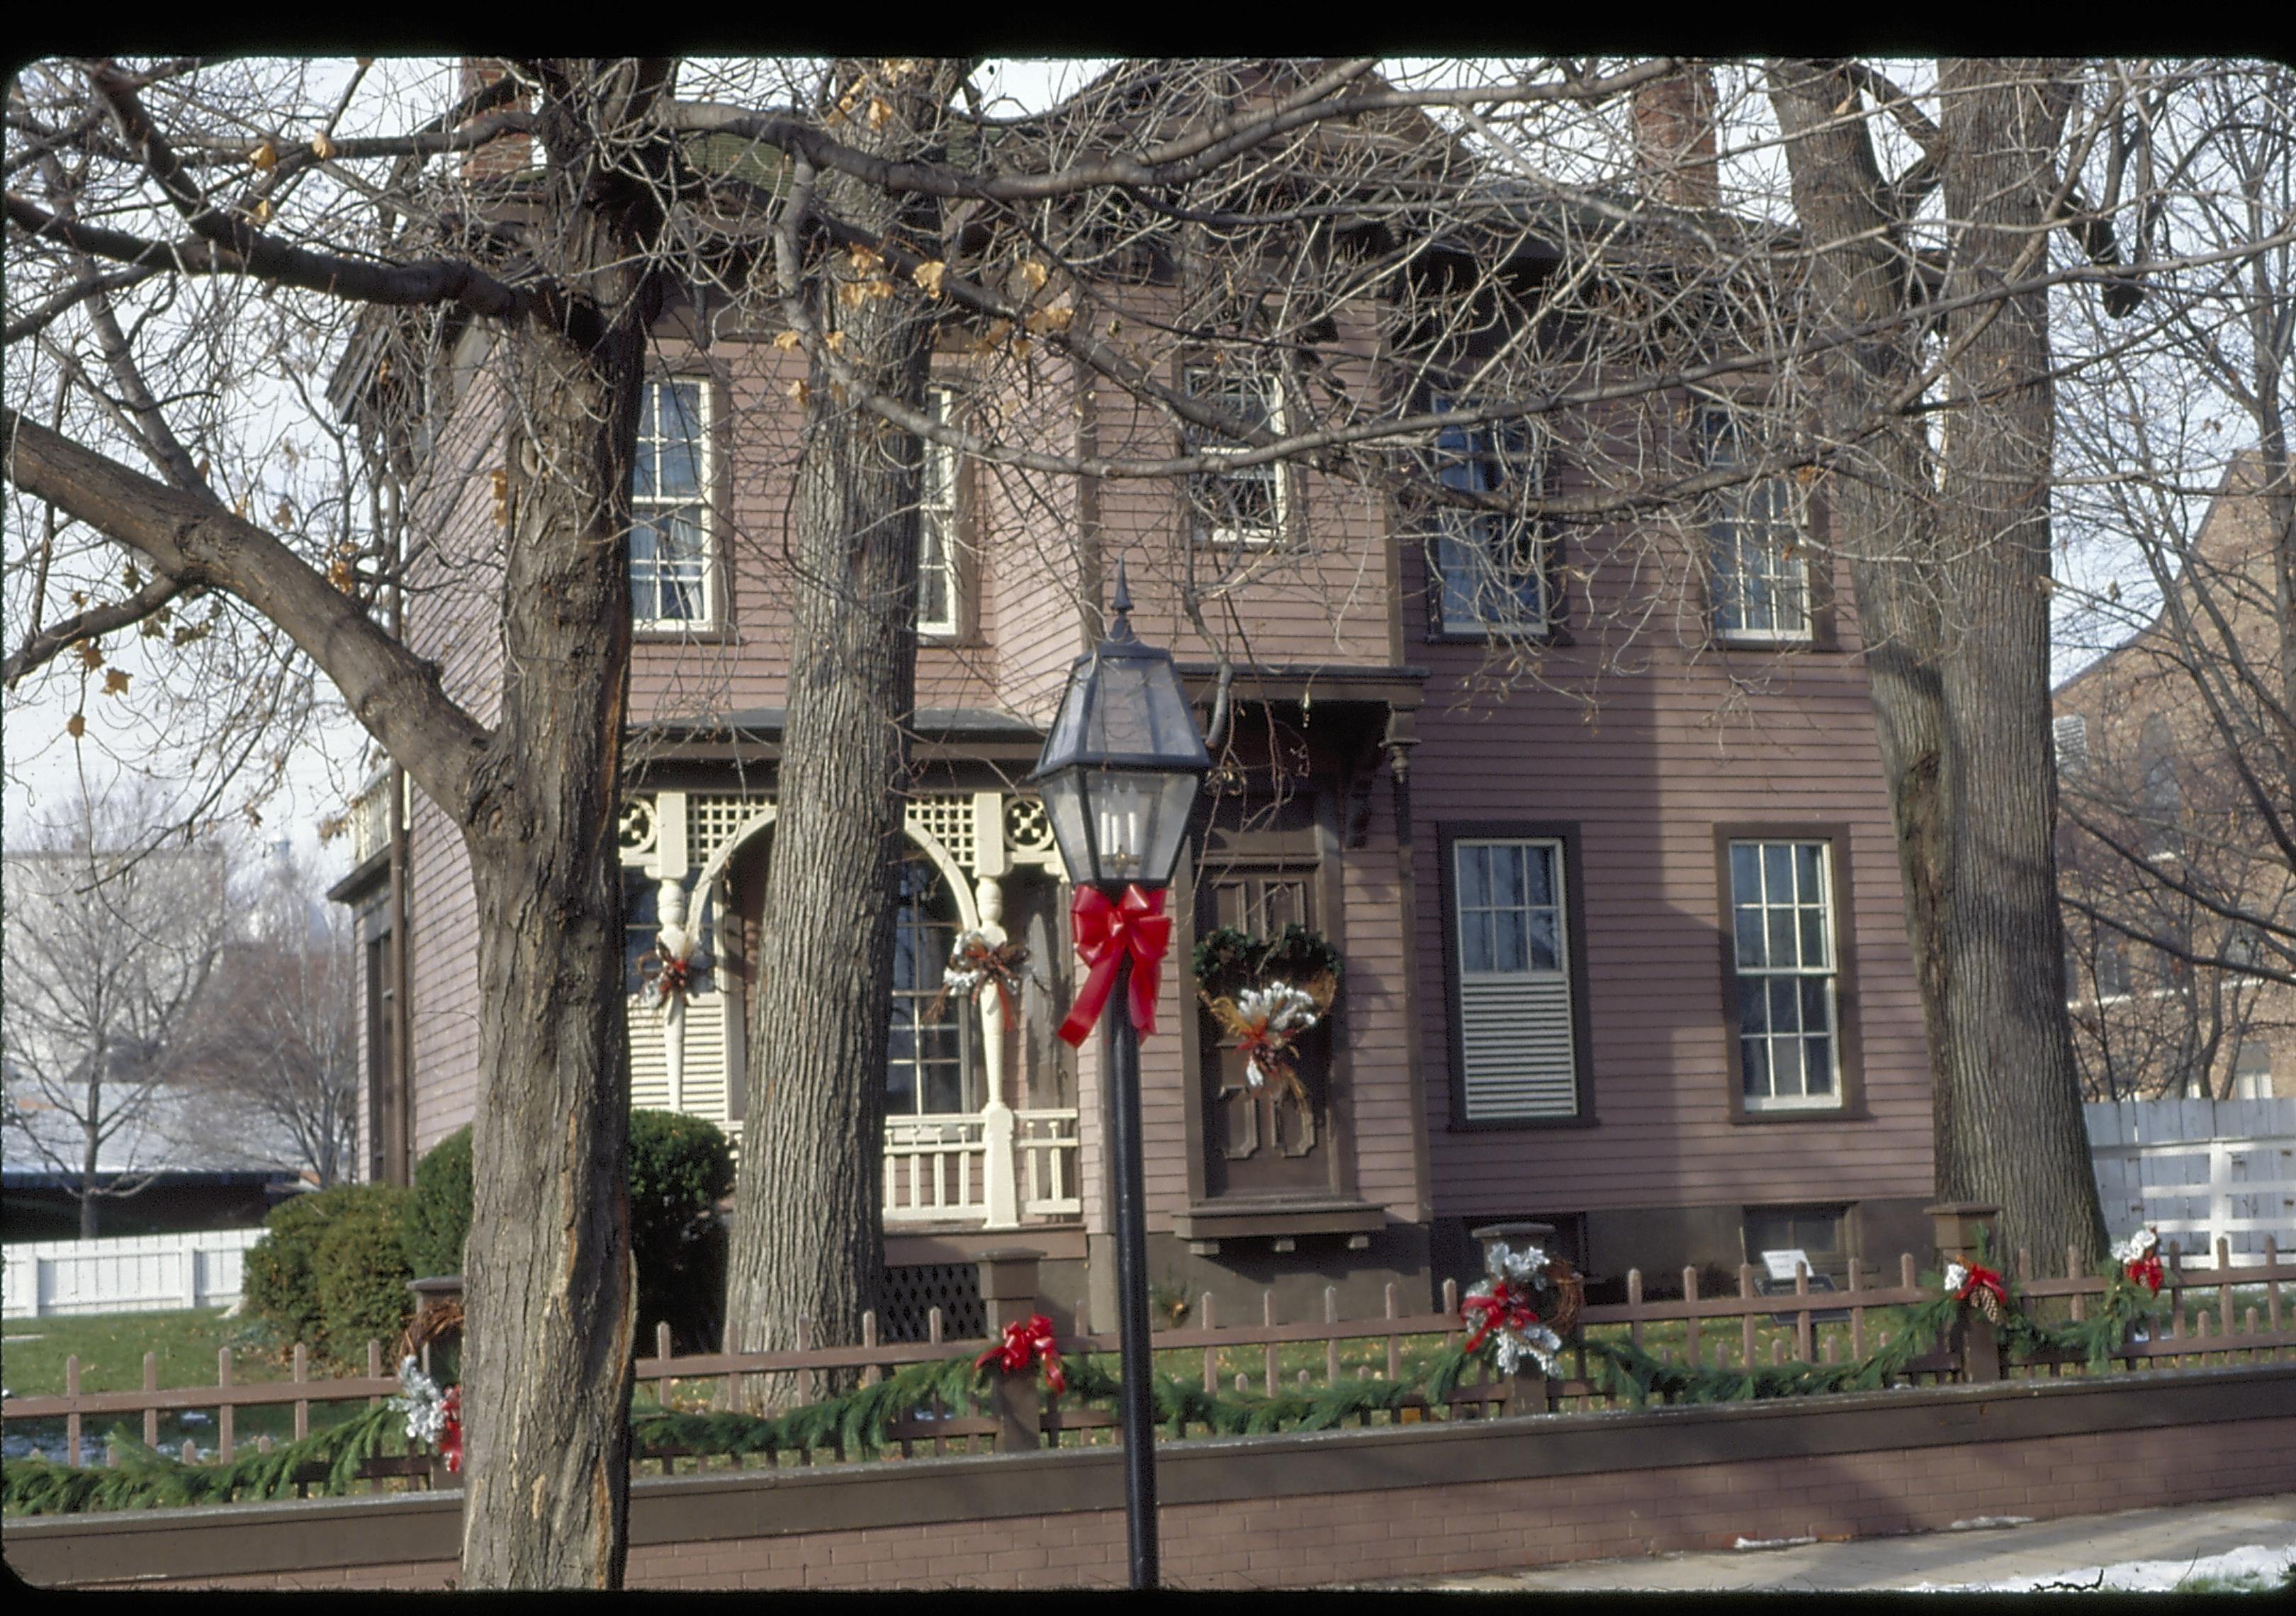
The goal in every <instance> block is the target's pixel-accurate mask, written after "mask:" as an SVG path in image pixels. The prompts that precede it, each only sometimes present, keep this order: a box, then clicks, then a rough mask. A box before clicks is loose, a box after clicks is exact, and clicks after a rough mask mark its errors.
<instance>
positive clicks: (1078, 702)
mask: <svg viewBox="0 0 2296 1616" xmlns="http://www.w3.org/2000/svg"><path fill="white" fill-rule="evenodd" d="M1112 604H1113V606H1114V608H1115V611H1116V620H1115V622H1113V623H1112V624H1111V625H1110V626H1109V630H1108V637H1107V638H1106V639H1104V640H1103V641H1102V642H1101V643H1100V646H1099V648H1098V649H1097V650H1095V651H1092V652H1087V654H1086V655H1084V656H1080V657H1078V659H1077V660H1076V662H1075V664H1074V665H1073V666H1072V667H1070V669H1069V685H1068V690H1067V692H1066V693H1064V694H1063V695H1062V698H1061V710H1060V713H1059V715H1058V716H1057V717H1056V718H1054V720H1053V728H1052V733H1051V734H1048V735H1047V736H1046V737H1045V750H1044V754H1043V756H1041V757H1040V758H1039V759H1037V772H1036V774H1035V775H1032V776H1030V778H1031V780H1032V781H1033V782H1034V783H1036V784H1037V785H1038V786H1039V787H1040V788H1041V789H1042V791H1043V792H1044V794H1045V807H1046V810H1047V812H1048V813H1049V814H1050V816H1051V818H1052V822H1053V834H1054V838H1055V839H1056V840H1057V841H1059V843H1060V849H1061V862H1062V864H1063V865H1067V867H1068V877H1069V882H1070V885H1071V886H1073V887H1075V888H1076V889H1077V890H1078V908H1077V916H1078V948H1079V951H1087V950H1088V949H1089V950H1092V951H1095V952H1096V953H1097V955H1098V957H1097V958H1095V952H1087V962H1088V963H1090V964H1093V966H1094V970H1093V975H1092V978H1091V979H1090V981H1089V982H1088V984H1087V991H1089V989H1090V988H1091V987H1092V986H1093V985H1095V984H1097V985H1103V986H1104V987H1105V988H1107V989H1108V991H1107V997H1106V999H1105V1000H1104V1001H1103V1003H1105V1004H1106V1005H1107V1006H1108V1008H1107V1010H1106V1013H1105V1014H1104V1016H1103V1024H1104V1028H1105V1031H1106V1043H1105V1047H1106V1049H1107V1051H1108V1059H1107V1062H1106V1067H1107V1072H1108V1141H1109V1157H1110V1161H1111V1166H1112V1167H1113V1169H1114V1179H1113V1183H1114V1190H1115V1196H1116V1270H1117V1287H1116V1289H1117V1330H1118V1333H1119V1335H1120V1336H1121V1337H1122V1340H1123V1347H1124V1391H1123V1399H1124V1407H1123V1414H1124V1514H1125V1523H1126V1527H1127V1529H1128V1530H1127V1536H1128V1538H1129V1540H1130V1545H1131V1550H1132V1586H1133V1587H1136V1588H1149V1587H1155V1586H1156V1450H1155V1427H1156V1419H1155V1408H1154V1405H1153V1401H1152V1390H1151V1389H1152V1384H1153V1382H1152V1376H1151V1355H1150V1349H1149V1347H1150V1343H1149V1335H1148V1231H1147V1225H1146V1218H1147V1209H1146V1208H1145V1207H1144V1205H1143V1204H1142V1201H1143V1194H1142V1190H1141V1179H1140V1042H1139V1032H1138V1029H1136V1027H1135V1025H1134V1021H1133V1014H1132V1012H1131V1011H1130V1009H1129V1008H1128V1000H1129V998H1130V995H1129V993H1128V987H1129V985H1130V977H1131V973H1132V969H1133V960H1134V958H1135V956H1136V945H1135V944H1134V943H1133V942H1132V941H1131V939H1130V938H1128V935H1127V931H1128V929H1129V930H1130V931H1131V933H1132V934H1133V935H1134V936H1138V935H1140V934H1143V933H1145V934H1148V935H1152V937H1153V938H1154V939H1157V940H1156V942H1155V943H1154V944H1153V945H1152V952H1150V953H1149V954H1148V955H1147V956H1146V957H1147V958H1148V959H1150V960H1151V961H1152V960H1153V958H1154V957H1155V954H1156V953H1159V952H1160V951H1161V939H1163V938H1164V937H1166V936H1167V935H1168V934H1169V929H1170V922H1169V920H1164V919H1162V918H1161V915H1162V902H1161V897H1162V890H1163V889H1164V888H1165V887H1166V886H1168V885H1169V883H1170V882H1171V879H1172V869H1173V866H1174V865H1177V863H1178V862H1179V857H1180V847H1181V844H1182V843H1183V842H1184V841H1186V840H1187V834H1188V816H1189V813H1190V811H1191V810H1192V809H1193V807H1194V806H1195V800H1196V792H1197V789H1198V787H1199V786H1200V785H1201V783H1202V780H1203V776H1204V774H1205V771H1206V770H1208V769H1210V767H1211V756H1210V753H1208V752H1206V751H1204V742H1203V737H1202V736H1201V734H1198V733H1197V731H1196V718H1195V714H1194V713H1193V711H1191V710H1190V709H1189V706H1188V697H1187V693H1186V691H1185V690H1184V689H1183V688H1182V687H1181V685H1180V675H1179V670H1178V669H1176V668H1174V667H1173V665H1172V654H1171V652H1168V651H1160V650H1157V649H1155V648H1154V647H1152V646H1150V645H1146V644H1142V642H1141V641H1140V639H1139V637H1138V636H1136V635H1135V634H1134V633H1133V632H1132V621H1131V618H1130V616H1129V613H1130V612H1131V611H1132V596H1131V594H1130V592H1129V591H1128V590H1127V589H1126V588H1125V587H1124V564H1123V562H1118V563H1117V568H1116V598H1115V600H1114V602H1113V603H1112ZM1087 889H1089V890H1091V891H1093V892H1096V893H1097V894H1098V898H1096V899H1088V898H1087V897H1086V892H1087ZM1088 910H1089V915H1091V916H1095V917H1096V916H1105V917H1107V918H1106V919H1104V920H1101V919H1095V922H1094V924H1093V927H1092V930H1093V932H1094V934H1095V935H1094V936H1093V938H1092V939H1089V940H1088V939H1087V936H1086V931H1087V918H1088ZM1103 962H1104V963H1103ZM1079 998H1080V999H1084V998H1085V996H1083V995H1079ZM1088 1005H1089V1000H1085V1002H1084V1003H1082V1004H1080V1005H1079V1006H1078V1007H1079V1008H1080V1009H1087V1013H1089V1011H1088ZM1151 1007H1152V1000H1151ZM1089 1030H1090V1023H1089V1021H1084V1022H1083V1023H1081V1024H1079V1023H1078V1018H1077V1016H1076V1015H1075V1014H1074V1013H1071V1015H1070V1021H1069V1023H1068V1024H1067V1025H1064V1026H1063V1027H1062V1029H1061V1031H1062V1037H1063V1038H1068V1039H1069V1040H1070V1042H1071V1043H1080V1042H1082V1041H1083V1039H1084V1038H1085V1036H1086V1034H1087V1032H1088V1031H1089Z"/></svg>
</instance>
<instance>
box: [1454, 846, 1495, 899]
mask: <svg viewBox="0 0 2296 1616" xmlns="http://www.w3.org/2000/svg"><path fill="white" fill-rule="evenodd" d="M1458 865H1459V905H1460V907H1462V908H1468V909H1483V908H1488V907H1489V906H1490V902H1491V849H1489V848H1487V847H1462V848H1461V849H1459V850H1458Z"/></svg>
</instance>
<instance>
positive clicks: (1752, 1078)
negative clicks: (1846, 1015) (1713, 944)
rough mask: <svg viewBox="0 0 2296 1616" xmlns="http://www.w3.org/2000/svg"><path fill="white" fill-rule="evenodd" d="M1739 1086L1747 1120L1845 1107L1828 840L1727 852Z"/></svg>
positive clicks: (1740, 846) (1759, 844) (1736, 847)
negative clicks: (1750, 1114) (1757, 1114)
mask: <svg viewBox="0 0 2296 1616" xmlns="http://www.w3.org/2000/svg"><path fill="white" fill-rule="evenodd" d="M1730 919H1731V964H1732V967H1733V969H1734V972H1736V978H1737V982H1736V986H1737V996H1738V1004H1737V1021H1738V1081H1739V1090H1740V1093H1741V1094H1742V1095H1743V1098H1744V1103H1745V1105H1746V1108H1747V1109H1748V1110H1749V1111H1795V1110H1838V1109H1839V1108H1840V1107H1841V1105H1842V1103H1843V1100H1842V1070H1841V1006H1840V1003H1839V999H1840V968H1839V956H1838V954H1837V952H1836V946H1835V937H1834V924H1835V916H1834V905H1833V848H1832V845H1831V844H1830V843H1828V842H1825V841H1782V840H1781V841H1733V842H1731V843H1730Z"/></svg>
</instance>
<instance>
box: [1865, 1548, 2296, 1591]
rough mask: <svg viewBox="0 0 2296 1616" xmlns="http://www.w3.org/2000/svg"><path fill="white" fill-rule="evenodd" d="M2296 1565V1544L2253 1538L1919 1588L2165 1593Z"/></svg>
mask: <svg viewBox="0 0 2296 1616" xmlns="http://www.w3.org/2000/svg"><path fill="white" fill-rule="evenodd" d="M2292 1569H2296V1544H2284V1545H2282V1546H2279V1547H2277V1548H2268V1547H2267V1546H2264V1545H2263V1544H2260V1543H2251V1544H2249V1545H2248V1546H2245V1547H2243V1548H2236V1549H2232V1550H2229V1551H2227V1552H2226V1553H2224V1554H2204V1555H2200V1556H2197V1557H2194V1558H2191V1559H2185V1560H2128V1561H2123V1562H2122V1563H2120V1564H2119V1565H2091V1566H2085V1567H2083V1568H2081V1569H2080V1570H2079V1571H2046V1572H2043V1573H2041V1574H2040V1575H2038V1576H2032V1577H2011V1578H2006V1579H2003V1580H2002V1581H1999V1582H1952V1583H1934V1582H1919V1583H1915V1584H1914V1585H1913V1587H1910V1588H1908V1589H1907V1590H1906V1591H1907V1592H1908V1593H1913V1594H2031V1593H2039V1592H2050V1593H2054V1592H2059V1591H2069V1592H2083V1593H2085V1592H2087V1591H2088V1590H2090V1589H2092V1588H2106V1589H2111V1590H2112V1591H2114V1592H2116V1593H2127V1594H2165V1593H2168V1592H2169V1591H2170V1590H2171V1589H2173V1588H2175V1587H2177V1586H2178V1585H2179V1584H2181V1583H2185V1582H2187V1581H2190V1580H2192V1579H2195V1578H2200V1577H2211V1578H2221V1579H2225V1580H2227V1581H2237V1580H2241V1579H2255V1580H2256V1581H2257V1582H2258V1583H2259V1584H2260V1585H2261V1586H2262V1587H2272V1586H2274V1585H2276V1584H2277V1583H2278V1582H2279V1581H2280V1579H2282V1578H2284V1577H2285V1576H2287V1575H2288V1573H2289V1571H2291V1570H2292Z"/></svg>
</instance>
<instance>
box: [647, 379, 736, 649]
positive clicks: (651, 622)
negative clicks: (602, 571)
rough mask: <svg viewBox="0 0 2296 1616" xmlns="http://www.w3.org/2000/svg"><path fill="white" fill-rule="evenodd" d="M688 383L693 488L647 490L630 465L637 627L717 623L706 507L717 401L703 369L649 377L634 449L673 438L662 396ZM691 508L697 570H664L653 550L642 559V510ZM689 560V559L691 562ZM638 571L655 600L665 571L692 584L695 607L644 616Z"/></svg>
mask: <svg viewBox="0 0 2296 1616" xmlns="http://www.w3.org/2000/svg"><path fill="white" fill-rule="evenodd" d="M679 387H691V388H692V389H693V391H694V398H695V400H696V407H695V417H696V419H695V420H694V422H693V442H694V456H693V459H694V472H695V477H694V485H695V486H694V490H693V493H692V494H690V495H685V494H678V495H672V494H666V493H662V492H660V490H659V489H657V490H656V491H654V492H652V493H646V492H643V491H641V489H640V488H639V485H638V468H637V467H636V466H633V467H632V468H631V471H630V540H629V546H628V549H627V556H628V565H629V570H630V625H631V627H632V628H636V629H639V630H641V631H652V632H668V633H674V632H676V631H678V630H693V629H697V628H704V629H706V628H715V627H717V523H716V521H714V520H713V517H712V513H711V510H710V490H711V488H712V486H713V482H714V479H715V475H716V472H717V465H716V454H715V449H716V444H715V442H714V440H713V435H712V434H713V431H714V429H715V427H716V424H717V398H716V389H715V386H714V383H713V381H712V380H711V378H710V377H709V376H707V375H668V376H657V377H649V378H648V379H647V381H646V383H645V390H644V394H643V395H642V398H641V401H640V405H639V411H640V413H639V416H638V438H639V449H638V452H639V453H640V454H641V455H643V454H644V452H645V446H646V445H647V444H648V443H655V444H660V443H669V442H674V441H676V439H670V438H667V437H665V436H664V435H663V432H662V416H663V408H662V406H663V402H664V400H665V398H667V397H668V393H669V390H671V389H673V388H679ZM681 511H683V512H687V513H691V516H692V520H693V524H694V527H695V529H696V530H697V531H698V532H699V533H700V534H701V557H700V560H699V562H698V572H695V571H688V570H683V569H682V570H680V572H678V573H676V574H670V573H668V570H667V567H668V566H676V564H677V563H676V562H670V563H667V565H666V564H665V563H664V562H663V561H662V560H661V558H660V556H659V554H657V555H655V556H654V557H652V558H650V559H649V560H648V561H647V562H644V564H643V567H642V565H641V563H640V562H639V560H638V556H637V552H636V543H637V529H638V525H639V522H640V520H641V518H643V517H644V516H645V515H646V514H647V513H652V512H662V513H677V512H681ZM691 565H692V563H689V566H691ZM642 577H643V578H644V583H645V585H646V587H651V589H652V592H653V598H654V601H655V603H660V599H661V593H662V584H663V580H664V578H665V577H668V578H669V580H670V581H671V582H672V583H673V584H678V583H684V584H690V585H691V586H692V587H693V590H694V593H695V595H696V598H697V600H698V603H699V607H700V610H699V611H698V612H697V613H695V614H693V615H691V616H678V617H663V616H648V615H645V614H644V613H643V612H642V611H640V610H639V593H638V592H639V589H640V587H641V580H642Z"/></svg>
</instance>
